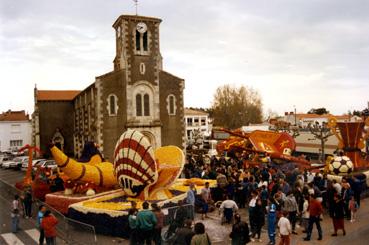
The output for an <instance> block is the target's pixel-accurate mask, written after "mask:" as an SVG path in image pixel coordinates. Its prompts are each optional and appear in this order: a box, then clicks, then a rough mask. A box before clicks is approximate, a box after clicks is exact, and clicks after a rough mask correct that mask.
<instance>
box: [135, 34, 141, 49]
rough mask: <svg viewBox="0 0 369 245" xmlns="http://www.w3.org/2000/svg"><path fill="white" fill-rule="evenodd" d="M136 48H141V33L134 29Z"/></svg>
mask: <svg viewBox="0 0 369 245" xmlns="http://www.w3.org/2000/svg"><path fill="white" fill-rule="evenodd" d="M136 50H137V51H140V50H141V33H139V32H138V31H137V30H136Z"/></svg>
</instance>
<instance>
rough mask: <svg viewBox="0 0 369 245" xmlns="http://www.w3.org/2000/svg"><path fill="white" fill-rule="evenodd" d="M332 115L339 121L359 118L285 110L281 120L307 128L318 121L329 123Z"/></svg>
mask: <svg viewBox="0 0 369 245" xmlns="http://www.w3.org/2000/svg"><path fill="white" fill-rule="evenodd" d="M330 117H334V118H336V119H337V121H338V122H349V121H350V120H357V117H353V118H351V116H350V115H342V116H336V115H332V114H323V115H317V114H300V113H296V114H295V113H293V112H290V113H288V112H285V115H284V117H283V118H282V119H281V120H282V121H285V122H289V123H290V124H291V125H295V123H296V125H298V126H299V127H302V128H306V127H307V126H308V125H309V123H311V124H314V123H317V122H318V123H319V124H320V125H322V123H323V122H324V123H327V122H328V119H329V118H330Z"/></svg>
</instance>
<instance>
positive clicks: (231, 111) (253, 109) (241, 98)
mask: <svg viewBox="0 0 369 245" xmlns="http://www.w3.org/2000/svg"><path fill="white" fill-rule="evenodd" d="M211 111H212V115H213V118H214V124H215V125H218V126H222V127H225V128H230V129H235V128H239V127H241V126H244V125H248V124H250V123H260V122H261V121H262V115H263V113H262V102H261V97H260V95H259V93H258V92H257V91H255V90H254V89H252V88H249V87H246V86H241V87H234V86H230V85H224V86H222V87H219V88H218V89H217V90H216V92H215V95H214V100H213V104H212V107H211Z"/></svg>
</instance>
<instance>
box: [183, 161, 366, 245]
mask: <svg viewBox="0 0 369 245" xmlns="http://www.w3.org/2000/svg"><path fill="white" fill-rule="evenodd" d="M184 175H185V177H186V178H192V177H197V178H202V179H205V180H206V179H213V180H216V181H217V186H216V187H214V188H209V185H208V183H206V184H205V187H204V188H202V189H201V190H200V194H196V187H195V186H194V185H191V186H190V190H189V191H188V193H187V203H188V204H192V205H194V210H196V211H198V212H200V213H201V218H202V219H206V218H207V213H208V211H209V210H210V209H211V208H212V205H213V204H216V203H221V205H220V210H221V213H222V215H223V216H224V221H225V222H227V223H231V219H233V220H232V221H233V223H234V224H233V228H232V232H231V234H230V236H231V237H232V244H246V243H247V242H248V240H250V241H258V242H261V239H260V238H261V237H260V235H261V229H262V227H264V225H266V224H265V223H267V231H268V237H269V244H275V243H276V237H277V235H279V236H280V237H281V239H280V244H289V242H290V236H291V235H296V234H298V232H297V229H296V227H297V226H299V227H302V228H303V231H302V232H303V233H306V236H305V237H304V240H305V241H309V240H310V239H311V238H312V233H313V226H314V224H315V226H316V227H317V231H318V237H317V239H318V240H322V239H323V230H322V226H321V224H320V222H321V220H322V217H323V212H324V211H327V214H328V215H329V216H330V217H331V218H332V223H333V228H334V233H332V234H331V235H332V236H337V235H338V233H337V231H338V230H342V232H343V235H346V231H345V227H344V219H347V220H348V221H350V222H355V218H356V215H355V214H356V211H357V210H358V209H359V207H360V194H361V190H362V182H361V180H359V179H358V178H356V177H355V176H350V177H343V178H342V181H341V182H340V183H338V182H337V181H336V180H330V179H328V178H327V174H326V173H324V172H323V171H319V172H317V173H312V172H310V171H308V170H306V169H304V170H300V169H298V168H296V167H295V168H292V169H289V170H288V171H286V170H283V171H282V170H281V169H280V168H278V167H277V166H276V165H273V164H263V165H253V166H248V165H246V164H245V159H244V158H240V159H239V158H229V159H226V158H225V157H221V158H215V157H212V158H210V159H207V160H204V159H200V160H195V159H193V158H192V157H190V158H189V159H188V160H187V162H186V166H185V168H184ZM241 208H246V209H247V210H248V223H247V222H245V224H246V226H247V228H242V229H240V228H239V226H240V225H239V224H240V222H241V221H240V220H241V217H240V216H239V215H238V214H237V212H238V210H239V209H241ZM235 214H236V215H238V216H234V215H235ZM190 216H191V217H193V214H191V215H190ZM243 219H244V220H246V217H244V218H243ZM244 226H245V225H244V224H243V225H242V227H244ZM248 227H249V228H250V239H248V238H247V237H245V238H243V239H242V242H239V235H238V234H241V233H244V231H245V230H247V231H248V230H249V228H248ZM276 228H278V230H279V233H276V230H277V229H276ZM240 230H242V232H238V231H240ZM233 240H235V242H233ZM236 241H238V242H236Z"/></svg>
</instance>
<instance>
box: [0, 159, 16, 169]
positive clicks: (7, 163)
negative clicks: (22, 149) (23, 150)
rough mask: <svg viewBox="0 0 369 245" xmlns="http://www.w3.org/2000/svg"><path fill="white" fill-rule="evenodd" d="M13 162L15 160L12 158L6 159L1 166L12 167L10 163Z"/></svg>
mask: <svg viewBox="0 0 369 245" xmlns="http://www.w3.org/2000/svg"><path fill="white" fill-rule="evenodd" d="M11 163H14V162H13V161H11V160H10V161H9V160H8V161H4V162H3V163H2V164H1V167H2V168H10V164H11Z"/></svg>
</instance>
